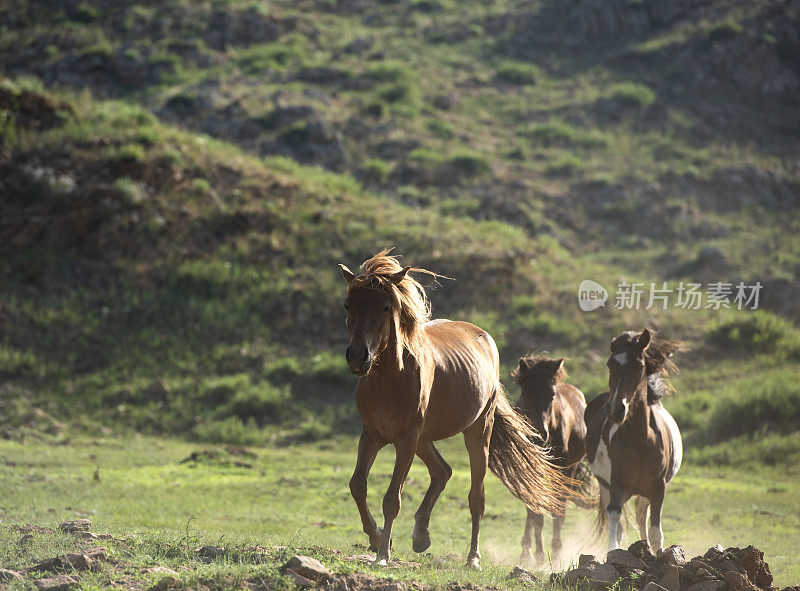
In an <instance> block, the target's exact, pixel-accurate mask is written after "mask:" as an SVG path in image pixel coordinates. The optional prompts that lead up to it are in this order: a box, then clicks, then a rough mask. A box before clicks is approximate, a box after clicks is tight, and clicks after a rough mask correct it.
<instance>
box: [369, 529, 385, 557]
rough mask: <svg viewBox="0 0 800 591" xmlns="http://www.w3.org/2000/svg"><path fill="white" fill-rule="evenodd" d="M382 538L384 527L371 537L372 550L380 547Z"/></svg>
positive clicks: (375, 550) (370, 546)
mask: <svg viewBox="0 0 800 591" xmlns="http://www.w3.org/2000/svg"><path fill="white" fill-rule="evenodd" d="M382 539H383V529H382V528H379V529H378V533H377V534H376V535H374V536H370V537H369V549H370V550H371V551H372V552H377V551H378V547H379V546H380V545H381V540H382Z"/></svg>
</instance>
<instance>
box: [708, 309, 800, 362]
mask: <svg viewBox="0 0 800 591" xmlns="http://www.w3.org/2000/svg"><path fill="white" fill-rule="evenodd" d="M707 339H708V341H709V342H711V343H713V344H715V345H717V346H718V347H722V348H724V349H728V350H733V351H737V352H740V353H776V354H778V355H781V356H786V357H789V358H793V359H800V330H798V329H797V328H796V327H795V326H794V325H793V324H792V323H791V322H790V321H788V320H786V319H784V318H781V317H780V316H777V315H775V314H773V313H772V312H767V311H766V310H755V311H753V312H748V313H746V314H744V315H743V316H742V317H739V318H737V319H736V320H732V321H730V322H726V323H724V324H721V325H718V326H716V327H715V328H713V329H711V331H710V332H709V333H708V336H707Z"/></svg>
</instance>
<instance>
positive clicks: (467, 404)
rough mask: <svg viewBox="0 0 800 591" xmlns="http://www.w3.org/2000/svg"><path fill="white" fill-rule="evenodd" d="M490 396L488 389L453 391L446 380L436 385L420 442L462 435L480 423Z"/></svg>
mask: <svg viewBox="0 0 800 591" xmlns="http://www.w3.org/2000/svg"><path fill="white" fill-rule="evenodd" d="M491 396H492V391H491V390H490V389H489V388H488V386H478V387H476V385H475V384H466V383H465V384H463V385H461V387H454V386H452V385H451V384H448V383H447V381H446V380H440V381H439V382H438V383H437V382H436V381H434V386H433V388H432V389H431V396H430V399H429V401H428V408H427V411H426V413H425V424H424V425H423V428H422V435H421V436H420V440H421V441H439V440H441V439H447V438H448V437H452V436H453V435H458V434H459V433H461V432H463V431H464V430H465V429H466V428H467V427H469V426H470V425H472V424H473V423H474V422H475V421H476V420H478V418H479V417H480V416H481V413H482V412H483V410H484V409H485V408H486V404H487V403H488V402H489V400H490V398H491Z"/></svg>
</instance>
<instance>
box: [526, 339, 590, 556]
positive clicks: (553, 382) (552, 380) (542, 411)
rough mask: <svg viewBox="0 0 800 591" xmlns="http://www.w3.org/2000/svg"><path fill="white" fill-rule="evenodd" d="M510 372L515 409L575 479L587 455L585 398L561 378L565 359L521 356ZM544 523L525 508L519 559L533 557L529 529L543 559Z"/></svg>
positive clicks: (557, 519) (556, 544)
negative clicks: (517, 387)
mask: <svg viewBox="0 0 800 591" xmlns="http://www.w3.org/2000/svg"><path fill="white" fill-rule="evenodd" d="M511 376H512V377H514V378H516V380H517V383H518V384H519V385H520V389H521V390H522V395H521V396H520V399H519V402H518V403H517V406H516V408H517V410H518V411H519V412H521V413H522V414H523V415H525V416H526V417H528V419H529V420H530V423H531V426H532V427H533V428H534V429H536V431H537V432H538V433H540V434H541V437H542V440H541V442H542V443H543V444H544V445H546V446H548V447H549V448H550V455H551V456H552V457H553V462H554V463H555V464H556V465H557V466H558V467H559V468H560V469H561V470H562V471H563V472H564V474H565V475H567V476H569V477H570V478H572V479H574V478H575V476H576V472H577V470H578V462H580V461H581V459H583V456H584V455H586V425H585V424H584V422H583V411H584V409H585V408H586V400H585V399H584V397H583V393H582V392H581V391H580V390H578V389H577V388H576V387H575V386H573V385H571V384H567V383H565V382H564V380H565V379H566V377H567V372H566V370H565V369H564V359H563V358H561V359H550V358H548V357H541V356H536V355H528V356H526V357H522V358H520V360H519V366H518V367H517V369H516V370H514V372H513V373H512V374H511ZM565 505H566V501H564V502H563V506H562V510H561V511H560V512H559V513H558V514H556V515H554V516H553V546H552V551H553V554H552V558H553V561H554V562H555V561H556V560H557V559H558V556H559V553H560V551H561V526H562V525H563V524H564V509H565ZM543 527H544V515H542V514H541V513H536V512H535V511H532V510H531V509H528V517H527V519H526V521H525V533H524V534H523V535H522V554H521V556H520V562H521V563H523V564H524V563H528V562H531V561H532V560H533V554H532V553H531V529H533V530H534V536H535V539H536V561H537V562H543V561H544V559H545V555H544V548H543V547H542V528H543Z"/></svg>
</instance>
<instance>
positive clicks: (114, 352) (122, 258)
mask: <svg viewBox="0 0 800 591" xmlns="http://www.w3.org/2000/svg"><path fill="white" fill-rule="evenodd" d="M684 4H685V5H684ZM798 19H800V16H799V15H798V5H797V2H741V3H737V2H722V1H717V0H708V1H704V2H697V3H688V2H687V3H675V4H674V5H673V4H670V7H665V6H662V3H660V2H655V1H652V2H651V1H646V2H625V1H614V2H612V1H609V2H593V1H590V0H580V1H579V0H570V1H568V2H545V1H539V2H511V1H507V2H493V3H490V4H487V3H483V2H477V1H476V2H471V1H468V2H458V3H456V2H450V1H447V0H435V1H428V0H424V1H423V0H417V1H405V0H395V1H390V0H384V1H370V0H347V1H345V0H341V1H338V2H312V1H308V2H299V3H298V2H269V3H254V2H244V1H229V2H222V1H216V2H189V1H188V0H174V1H170V2H138V3H137V2H124V3H116V4H109V3H107V2H101V1H99V0H98V1H81V2H68V3H61V2H24V1H12V2H6V3H4V4H3V6H2V7H0V23H2V25H0V26H1V27H2V28H1V29H0V55H2V57H3V59H2V61H0V73H2V75H3V76H5V78H4V79H3V81H2V84H1V85H0V109H2V124H0V130H1V135H0V138H1V139H0V141H1V142H2V143H0V207H1V208H2V209H1V211H2V213H1V214H0V252H1V253H2V266H0V276H1V277H2V281H0V322H1V323H2V325H1V326H2V331H0V378H1V379H2V386H1V387H2V397H0V404H2V428H3V430H4V433H5V434H6V436H7V437H20V436H25V435H26V434H32V435H37V436H42V434H43V433H44V434H48V436H49V437H52V438H54V439H56V440H60V439H63V438H65V437H69V436H70V434H72V433H75V432H76V431H74V429H76V428H77V429H78V432H80V431H81V430H83V431H88V432H90V433H96V432H98V431H103V432H106V433H110V432H131V431H138V432H146V433H154V434H160V433H169V434H178V435H182V436H186V437H191V438H195V439H200V440H207V441H236V442H240V443H260V442H263V441H284V442H286V441H297V440H315V439H319V438H325V437H328V436H329V435H330V434H331V433H334V432H341V431H345V432H353V431H354V430H356V429H357V426H358V421H357V417H356V416H354V411H353V409H352V404H351V398H350V396H351V391H352V387H353V380H352V378H351V377H350V376H349V375H348V374H347V372H346V370H345V364H344V363H343V360H342V359H341V357H342V354H341V351H342V349H343V347H344V344H345V330H344V326H343V322H342V317H343V314H342V311H341V298H342V288H343V284H342V281H341V278H340V277H339V275H338V272H337V270H336V263H339V262H344V263H346V264H348V265H349V266H350V267H351V268H354V267H356V266H357V265H358V263H359V262H360V261H362V260H363V259H364V258H366V257H367V256H369V255H370V254H371V253H373V252H375V251H377V250H378V249H380V248H382V247H384V246H387V245H392V246H395V247H396V248H397V252H398V253H401V254H403V255H405V257H406V260H407V261H408V262H409V263H411V264H415V265H420V266H425V267H428V268H430V269H433V270H435V271H437V272H440V273H442V274H444V275H447V276H448V277H452V278H454V279H455V281H443V282H442V284H441V285H440V286H432V287H435V290H434V291H432V293H431V297H432V300H433V303H434V308H435V315H437V316H447V317H452V318H462V319H468V320H472V321H474V322H476V323H478V324H480V325H481V326H483V327H484V328H486V329H487V330H489V331H490V332H491V333H492V334H493V335H494V337H495V338H496V339H497V341H498V343H499V344H500V346H501V354H502V362H503V365H504V368H505V369H504V376H507V375H508V372H509V371H510V368H511V367H512V366H513V365H514V364H515V362H516V359H517V358H518V356H519V355H521V354H523V353H525V352H527V351H529V350H532V349H547V350H549V351H551V352H553V353H554V354H560V355H567V356H569V357H571V361H570V362H569V365H568V368H569V371H570V373H571V375H572V377H573V380H574V382H575V383H576V384H577V385H579V386H580V387H581V388H583V389H584V390H585V391H586V393H587V395H589V396H591V395H594V394H597V393H599V392H600V391H602V390H603V388H604V383H605V381H606V375H605V373H604V370H605V368H604V363H603V361H604V359H605V357H606V354H607V343H608V340H609V339H610V337H611V336H613V335H614V334H617V333H618V332H620V331H621V330H623V329H628V328H639V327H642V326H644V325H647V326H650V327H655V328H656V329H659V330H660V331H661V332H662V333H663V334H664V335H666V336H669V337H672V338H682V339H686V340H687V341H688V342H689V343H690V345H691V347H692V352H690V353H687V354H684V355H683V356H682V357H681V358H680V359H678V360H677V361H678V364H679V365H680V366H681V367H682V368H683V369H684V372H683V373H682V374H681V376H680V377H679V378H678V380H677V381H676V385H677V386H678V393H679V394H678V396H677V397H676V399H675V400H674V401H672V405H673V406H674V410H675V412H676V415H677V416H678V417H679V423H681V425H682V426H683V427H684V430H685V432H686V434H687V436H688V438H689V440H690V441H691V442H692V444H693V449H694V450H695V451H690V456H689V457H690V458H693V461H696V462H706V461H707V462H712V461H713V462H723V463H734V462H736V461H738V456H737V454H733V456H732V455H731V454H730V453H727V455H726V452H725V450H724V449H722V448H719V447H715V446H719V445H723V446H725V445H729V444H730V445H734V446H736V449H739V448H741V449H746V450H747V453H749V454H753V456H752V460H753V461H762V460H765V458H772V459H771V460H770V461H772V462H775V463H778V464H781V465H787V466H796V459H797V457H798V455H800V435H798V429H800V421H798V418H797V416H796V414H794V413H793V411H791V409H792V408H795V406H794V405H795V401H797V400H798V398H799V397H800V390H798V386H797V381H796V379H795V376H796V375H797V370H798V359H800V353H799V352H800V330H798V328H797V325H796V323H797V322H798V319H800V312H799V311H798V310H799V308H798V305H797V302H798V301H800V300H799V299H798V297H800V284H799V283H798V277H799V276H800V238H798V236H800V216H799V215H798V211H800V210H799V209H798V206H800V201H799V199H800V166H798V153H800V151H799V150H798V148H799V147H800V127H799V126H798V125H799V124H798V121H800V116H798V115H800V105H798V103H797V96H798V89H799V88H800V78H799V77H798V76H800V72H798V71H797V63H800V60H798V59H797V57H798V55H800V51H798V41H797V38H796V24H797V23H798ZM793 26H795V28H794V29H793V28H792V27H793ZM584 278H590V279H594V280H595V281H598V282H600V283H601V284H603V285H605V286H606V287H607V288H609V290H610V292H611V294H610V300H609V304H608V305H607V306H606V307H605V308H601V309H600V310H596V311H594V312H582V311H581V310H580V309H579V307H578V306H577V301H576V294H577V288H578V284H579V283H580V280H581V279H584ZM622 281H627V282H637V281H638V282H642V283H644V284H645V285H646V286H647V287H649V285H650V283H651V282H656V283H657V285H658V286H660V285H661V283H662V282H664V281H666V282H668V285H669V286H670V287H672V288H677V286H678V284H679V282H681V281H684V282H689V281H694V282H701V283H704V284H708V283H710V282H716V281H724V282H732V283H734V284H735V283H737V282H739V281H744V282H746V283H754V282H755V281H761V282H762V284H763V285H764V288H763V291H762V294H761V302H760V308H762V309H761V310H760V311H758V312H752V311H749V310H746V311H737V310H735V309H721V310H714V309H701V310H684V309H681V308H679V307H676V306H675V305H674V303H675V299H674V297H673V299H671V300H670V307H669V309H667V310H662V309H660V308H658V307H657V306H656V307H653V308H650V309H647V310H646V309H644V308H645V304H644V300H643V304H642V306H641V307H640V308H639V309H638V310H617V309H615V308H614V306H613V302H614V301H615V300H614V298H615V290H616V286H617V284H619V283H620V282H622ZM646 296H647V294H645V299H646ZM733 308H735V306H733ZM506 383H507V384H509V392H510V395H511V396H512V397H513V396H515V395H516V392H515V391H514V388H513V387H512V386H511V385H510V381H509V380H508V379H507V378H506ZM671 408H672V406H671ZM787 409H789V411H787ZM743 418H747V419H748V422H747V423H746V425H745V427H742V428H738V427H737V425H739V424H740V423H741V422H742V420H743ZM765 435H767V436H766V437H764V436H765ZM753 437H755V438H756V439H757V441H758V442H759V443H758V444H757V445H749V442H750V441H751V439H750V438H753ZM732 438H734V442H733V443H729V442H730V441H731V439H732ZM720 442H728V443H720ZM765 442H767V443H765ZM707 445H708V447H707ZM776 450H777V451H776ZM691 454H696V455H691Z"/></svg>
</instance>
